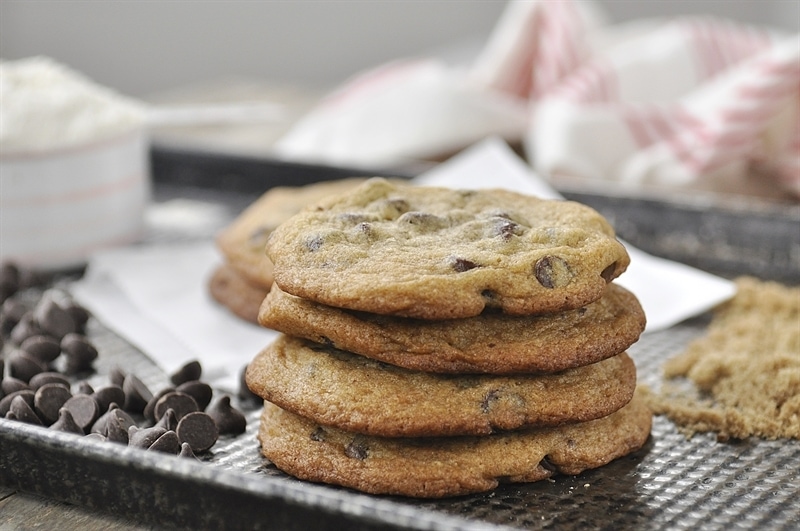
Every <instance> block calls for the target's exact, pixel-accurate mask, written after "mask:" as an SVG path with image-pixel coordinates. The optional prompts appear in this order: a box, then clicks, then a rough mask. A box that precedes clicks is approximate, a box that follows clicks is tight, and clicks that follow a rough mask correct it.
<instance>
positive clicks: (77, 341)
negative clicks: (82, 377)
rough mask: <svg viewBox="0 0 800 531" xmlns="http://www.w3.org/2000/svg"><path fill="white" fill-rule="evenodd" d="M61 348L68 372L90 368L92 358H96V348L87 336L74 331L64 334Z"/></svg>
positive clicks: (72, 372) (77, 371) (73, 372)
mask: <svg viewBox="0 0 800 531" xmlns="http://www.w3.org/2000/svg"><path fill="white" fill-rule="evenodd" d="M61 350H62V351H63V352H64V356H66V358H67V362H66V364H65V370H66V372H67V373H69V374H75V373H79V372H83V371H88V370H91V368H92V364H93V363H94V360H96V359H97V349H96V348H95V346H94V345H93V344H92V343H91V341H89V338H87V337H86V336H84V335H82V334H78V333H75V332H71V333H69V334H66V335H65V336H64V338H63V339H62V340H61Z"/></svg>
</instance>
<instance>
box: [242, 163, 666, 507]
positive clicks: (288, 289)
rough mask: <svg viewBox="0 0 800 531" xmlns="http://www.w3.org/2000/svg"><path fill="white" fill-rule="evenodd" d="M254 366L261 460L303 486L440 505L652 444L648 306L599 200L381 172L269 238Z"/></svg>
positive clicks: (251, 379) (251, 382) (250, 380)
mask: <svg viewBox="0 0 800 531" xmlns="http://www.w3.org/2000/svg"><path fill="white" fill-rule="evenodd" d="M267 254H268V255H269V258H270V259H271V261H272V262H273V263H274V279H275V285H274V286H273V288H272V290H271V291H270V293H269V294H268V296H267V297H266V298H265V299H264V302H263V304H262V306H261V309H260V313H259V322H260V323H261V324H262V325H263V326H265V327H268V328H272V329H275V330H278V331H280V332H282V333H283V334H282V335H281V336H280V337H279V339H277V340H276V341H275V342H274V343H272V344H271V345H268V346H267V347H266V348H265V349H264V350H263V351H262V352H260V353H259V354H258V356H257V357H256V358H255V359H254V360H253V362H252V363H251V364H250V365H249V367H248V370H247V374H246V380H247V384H248V386H249V387H250V389H251V390H252V391H253V392H255V393H256V394H258V395H259V396H261V397H262V398H264V400H265V403H264V410H263V414H262V417H261V426H260V431H259V441H260V444H261V450H262V453H263V454H264V455H265V456H266V457H267V458H268V459H270V460H271V461H272V462H273V463H274V464H275V465H276V466H277V467H278V468H280V469H282V470H284V471H285V472H287V473H289V474H291V475H294V476H296V477H299V478H302V479H306V480H311V481H319V482H325V483H331V484H337V485H343V486H347V487H351V488H354V489H358V490H361V491H364V492H369V493H376V494H396V495H404V496H413V497H443V496H455V495H460V494H467V493H474V492H481V491H486V490H490V489H492V488H494V487H496V486H497V485H498V483H499V482H503V481H505V482H528V481H537V480H540V479H544V478H547V477H550V476H552V475H554V474H556V473H564V474H577V473H579V472H581V471H583V470H586V469H590V468H595V467H599V466H602V465H604V464H606V463H608V462H609V461H611V460H613V459H615V458H618V457H620V456H622V455H625V454H628V453H630V452H632V451H634V450H636V449H638V448H640V447H641V446H642V445H643V444H644V442H645V441H646V440H647V437H648V435H649V433H650V424H651V413H650V411H649V410H648V409H647V408H646V407H645V406H644V404H643V403H642V402H641V401H640V400H639V399H638V398H636V397H634V389H635V387H636V369H635V367H634V364H633V362H632V361H631V359H630V358H629V357H628V355H627V354H626V353H625V350H626V349H627V348H628V347H629V346H630V345H631V344H633V343H634V342H635V341H636V340H637V339H638V337H639V335H640V334H641V332H642V331H643V329H644V325H645V317H644V313H643V311H642V309H641V306H640V305H639V303H638V301H637V299H636V298H635V297H634V296H633V295H632V294H631V293H629V292H628V291H626V290H625V289H623V288H622V287H620V286H618V285H617V284H614V283H613V282H612V281H613V279H615V278H616V277H618V276H619V275H620V274H621V273H623V272H624V271H625V269H626V267H627V266H628V263H629V257H628V254H627V252H626V251H625V248H624V247H623V246H622V245H621V244H620V243H619V242H618V241H617V240H616V238H615V236H614V232H613V229H612V228H611V227H610V226H609V224H608V223H607V222H606V220H605V219H603V218H602V217H601V216H600V215H599V214H598V213H597V212H595V211H594V210H592V209H590V208H588V207H585V206H583V205H579V204H576V203H572V202H566V201H545V200H539V199H535V198H532V197H529V196H525V195H521V194H516V193H513V192H509V191H503V190H486V191H463V190H462V191H459V190H450V189H444V188H428V187H413V186H410V185H401V184H397V183H392V182H388V181H386V180H383V179H379V178H376V179H370V180H368V181H366V182H364V183H363V184H362V185H360V186H359V187H357V188H355V189H353V190H351V191H350V192H348V193H345V194H340V195H337V196H334V197H331V198H328V199H326V200H323V201H321V202H319V203H317V204H316V205H315V206H313V207H309V208H306V209H305V210H303V211H302V212H301V213H299V214H297V215H295V216H293V217H292V218H290V219H289V220H288V221H286V222H285V223H283V224H281V225H280V226H279V227H278V228H277V229H276V230H275V231H274V232H273V233H272V235H271V236H270V238H269V240H268V242H267Z"/></svg>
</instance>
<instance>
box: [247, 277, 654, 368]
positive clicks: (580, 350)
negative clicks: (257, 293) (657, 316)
mask: <svg viewBox="0 0 800 531" xmlns="http://www.w3.org/2000/svg"><path fill="white" fill-rule="evenodd" d="M259 323H260V324H261V325H263V326H265V327H267V328H272V329H274V330H277V331H279V332H284V333H286V334H289V335H292V336H297V337H302V338H305V339H310V340H312V341H316V342H318V343H323V344H327V345H333V346H334V347H336V348H338V349H341V350H347V351H349V352H353V353H355V354H361V355H363V356H367V357H370V358H373V359H376V360H380V361H384V362H386V363H391V364H392V365H397V366H400V367H405V368H407V369H412V370H419V371H427V372H446V373H459V372H476V373H493V374H510V373H520V372H526V373H529V372H554V371H560V370H563V369H568V368H571V367H579V366H582V365H588V364H590V363H594V362H597V361H600V360H602V359H605V358H608V357H610V356H614V355H616V354H618V353H620V352H622V351H624V350H625V349H627V348H628V347H629V346H630V345H632V344H633V343H634V342H635V341H636V340H637V339H638V338H639V335H640V334H641V333H642V331H643V330H644V326H645V315H644V311H643V310H642V307H641V305H640V304H639V301H638V300H637V298H636V297H635V296H634V295H633V294H632V293H630V292H629V291H627V290H625V289H624V288H622V287H621V286H618V285H616V284H613V283H612V284H609V286H608V288H607V289H606V291H605V293H604V295H603V297H602V298H600V299H599V300H598V301H595V302H593V303H590V304H589V305H587V306H585V307H582V308H579V309H576V310H567V311H565V312H562V313H554V314H545V315H536V316H511V315H505V314H501V313H483V314H481V315H479V316H476V317H469V318H465V319H449V320H445V321H431V320H422V319H411V318H404V317H393V316H384V315H377V314H370V313H365V312H356V311H351V310H344V309H341V308H334V307H332V306H326V305H323V304H319V303H316V302H313V301H310V300H307V299H301V298H299V297H295V296H293V295H289V294H287V293H285V292H284V291H283V290H281V289H280V288H278V287H277V286H275V287H274V288H273V290H272V291H271V292H270V293H269V295H268V296H267V297H266V298H265V299H264V302H263V304H262V306H261V310H260V314H259Z"/></svg>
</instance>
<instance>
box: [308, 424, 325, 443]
mask: <svg viewBox="0 0 800 531" xmlns="http://www.w3.org/2000/svg"><path fill="white" fill-rule="evenodd" d="M325 435H326V434H325V430H324V429H323V428H322V426H317V427H316V428H315V429H314V431H312V432H311V435H309V437H310V438H311V440H312V441H315V442H323V441H324V440H325Z"/></svg>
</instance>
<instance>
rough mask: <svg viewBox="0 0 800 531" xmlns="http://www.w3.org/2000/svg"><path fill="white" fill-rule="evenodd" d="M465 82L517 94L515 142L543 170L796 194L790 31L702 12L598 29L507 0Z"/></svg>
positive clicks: (573, 7) (561, 4)
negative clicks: (521, 132)
mask: <svg viewBox="0 0 800 531" xmlns="http://www.w3.org/2000/svg"><path fill="white" fill-rule="evenodd" d="M472 79H473V80H474V81H475V82H477V83H478V84H481V85H482V86H483V87H485V89H486V91H487V92H500V93H506V94H509V95H513V96H516V97H519V98H527V99H528V101H529V109H530V113H531V115H530V121H529V128H528V134H527V135H526V138H525V144H526V150H527V152H528V156H529V159H530V160H531V162H532V163H533V165H534V167H535V168H536V169H537V170H539V171H540V172H541V173H542V174H544V175H546V176H552V177H556V176H559V175H569V176H574V177H584V178H591V179H605V180H613V181H620V182H627V183H657V184H661V185H683V184H686V183H693V182H702V181H711V182H714V181H718V182H724V181H725V180H729V181H733V180H737V179H742V178H743V176H748V175H759V176H762V177H763V178H767V179H773V180H774V182H775V183H776V185H778V186H781V187H783V188H784V189H785V190H788V191H790V192H791V193H794V194H795V195H797V196H800V36H797V35H794V36H792V35H782V34H780V33H779V32H777V31H772V30H768V29H764V28H758V27H753V26H749V25H744V24H740V23H736V22H732V21H729V20H724V19H714V18H709V17H692V18H682V19H670V20H647V21H635V22H633V23H629V24H625V25H616V26H611V25H606V24H604V22H603V19H602V17H600V16H596V14H595V13H594V12H593V11H592V4H589V3H587V2H578V1H572V0H549V1H543V0H541V1H522V0H520V1H512V2H511V3H510V4H509V6H508V8H507V10H506V12H505V13H504V16H503V17H502V18H501V20H500V21H499V23H498V25H497V26H496V28H495V30H494V32H493V34H492V36H491V38H490V40H489V42H488V44H487V46H486V47H485V48H484V50H483V52H482V54H481V55H480V56H479V57H478V59H477V61H476V63H475V65H474V67H473V70H472Z"/></svg>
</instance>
